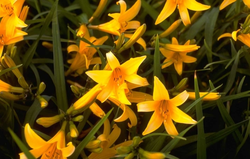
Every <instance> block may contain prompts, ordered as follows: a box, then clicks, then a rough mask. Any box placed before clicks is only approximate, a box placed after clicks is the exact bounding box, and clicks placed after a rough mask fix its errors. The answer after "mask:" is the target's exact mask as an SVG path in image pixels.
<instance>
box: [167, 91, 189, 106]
mask: <svg viewBox="0 0 250 159" xmlns="http://www.w3.org/2000/svg"><path fill="white" fill-rule="evenodd" d="M188 97H189V94H188V93H187V91H183V92H181V93H180V94H178V95H177V96H175V97H174V98H172V99H170V101H171V103H172V104H173V105H174V106H180V105H182V104H183V103H184V102H185V101H186V100H187V99H188Z"/></svg>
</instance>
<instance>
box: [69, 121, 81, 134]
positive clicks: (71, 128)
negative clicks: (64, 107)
mask: <svg viewBox="0 0 250 159" xmlns="http://www.w3.org/2000/svg"><path fill="white" fill-rule="evenodd" d="M69 130H70V136H71V137H72V138H76V137H78V135H79V132H78V130H77V128H76V126H75V124H74V123H73V122H72V121H69Z"/></svg>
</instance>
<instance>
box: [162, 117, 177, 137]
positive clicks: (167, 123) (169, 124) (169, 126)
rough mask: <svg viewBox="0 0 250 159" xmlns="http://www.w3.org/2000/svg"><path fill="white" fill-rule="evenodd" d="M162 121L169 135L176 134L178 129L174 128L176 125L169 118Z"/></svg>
mask: <svg viewBox="0 0 250 159" xmlns="http://www.w3.org/2000/svg"><path fill="white" fill-rule="evenodd" d="M163 123H164V127H165V129H166V131H167V133H168V134H169V135H178V131H177V130H176V127H175V125H174V123H173V121H172V119H171V118H167V120H164V122H163Z"/></svg>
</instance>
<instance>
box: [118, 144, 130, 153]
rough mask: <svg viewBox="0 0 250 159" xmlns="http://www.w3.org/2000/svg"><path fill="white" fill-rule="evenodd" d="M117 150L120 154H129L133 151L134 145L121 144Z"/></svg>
mask: <svg viewBox="0 0 250 159" xmlns="http://www.w3.org/2000/svg"><path fill="white" fill-rule="evenodd" d="M116 151H117V153H118V154H119V155H123V154H128V153H130V152H131V151H132V147H131V146H120V147H118V148H117V149H116Z"/></svg>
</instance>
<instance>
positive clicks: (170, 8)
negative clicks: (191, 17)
mask: <svg viewBox="0 0 250 159" xmlns="http://www.w3.org/2000/svg"><path fill="white" fill-rule="evenodd" d="M176 5H177V4H176V2H175V1H174V0H167V2H166V3H165V5H164V7H163V9H162V11H161V13H160V14H159V15H158V17H157V19H156V21H155V25H157V24H160V23H161V22H162V21H164V20H165V19H166V18H168V17H169V16H170V15H171V14H172V13H173V12H174V10H175V8H176Z"/></svg>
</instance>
